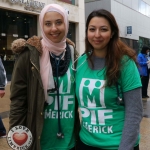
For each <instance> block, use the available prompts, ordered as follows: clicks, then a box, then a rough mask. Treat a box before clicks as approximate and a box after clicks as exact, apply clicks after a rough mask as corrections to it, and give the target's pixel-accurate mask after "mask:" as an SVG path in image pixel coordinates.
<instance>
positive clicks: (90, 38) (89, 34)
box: [87, 33, 93, 41]
mask: <svg viewBox="0 0 150 150" xmlns="http://www.w3.org/2000/svg"><path fill="white" fill-rule="evenodd" d="M87 38H88V40H89V41H91V40H92V38H93V34H92V33H88V34H87Z"/></svg>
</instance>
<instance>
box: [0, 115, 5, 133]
mask: <svg viewBox="0 0 150 150" xmlns="http://www.w3.org/2000/svg"><path fill="white" fill-rule="evenodd" d="M0 133H4V134H6V129H5V127H4V124H3V122H2V118H1V116H0Z"/></svg>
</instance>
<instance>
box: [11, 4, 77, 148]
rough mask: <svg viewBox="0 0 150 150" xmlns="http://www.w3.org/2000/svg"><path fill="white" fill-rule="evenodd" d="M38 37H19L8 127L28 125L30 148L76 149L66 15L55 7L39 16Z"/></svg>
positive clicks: (15, 46) (71, 48)
mask: <svg viewBox="0 0 150 150" xmlns="http://www.w3.org/2000/svg"><path fill="white" fill-rule="evenodd" d="M39 22H40V27H41V33H42V39H40V38H38V37H36V36H33V37H32V38H30V39H28V40H27V41H25V40H23V39H18V40H16V41H14V42H13V43H12V50H13V51H14V52H15V53H17V54H18V57H17V60H16V62H15V65H14V70H13V75H12V80H11V88H10V91H11V96H10V100H11V105H10V129H11V128H12V127H14V126H17V125H23V126H26V127H27V128H28V129H29V130H30V131H31V133H32V136H33V143H32V145H31V147H30V150H53V149H57V150H62V149H63V150H73V149H74V147H75V137H74V122H75V119H74V118H75V96H74V95H75V94H74V91H75V90H74V73H73V71H72V69H71V66H72V62H73V61H74V55H75V53H74V44H73V43H72V42H71V41H70V40H68V39H66V37H67V32H68V26H69V22H68V14H67V12H66V11H65V9H64V8H62V7H61V6H59V5H57V4H49V5H47V6H45V7H44V8H43V10H42V11H41V13H40V16H39Z"/></svg>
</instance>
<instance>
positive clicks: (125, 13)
mask: <svg viewBox="0 0 150 150" xmlns="http://www.w3.org/2000/svg"><path fill="white" fill-rule="evenodd" d="M95 9H106V10H108V11H110V12H111V13H112V14H113V15H114V16H115V18H116V21H117V23H118V25H119V29H120V38H121V39H122V40H123V41H124V42H125V43H127V44H128V45H129V46H130V47H132V48H133V49H134V50H136V51H137V53H138V52H139V51H140V50H141V47H142V46H143V45H148V46H149V47H150V0H85V18H87V16H88V14H89V13H90V12H92V11H93V10H95Z"/></svg>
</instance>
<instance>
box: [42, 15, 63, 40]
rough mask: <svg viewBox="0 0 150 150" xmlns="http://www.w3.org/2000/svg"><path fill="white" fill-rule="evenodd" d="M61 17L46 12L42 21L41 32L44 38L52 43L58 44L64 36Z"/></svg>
mask: <svg viewBox="0 0 150 150" xmlns="http://www.w3.org/2000/svg"><path fill="white" fill-rule="evenodd" d="M65 30H66V28H65V23H64V18H63V16H62V15H61V14H60V13H58V12H47V13H46V14H45V16H44V20H43V31H44V33H45V35H46V37H47V38H48V39H49V40H51V41H52V42H54V43H59V42H61V40H62V39H63V37H64V36H65Z"/></svg>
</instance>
